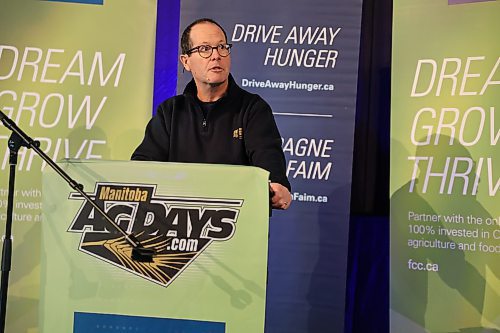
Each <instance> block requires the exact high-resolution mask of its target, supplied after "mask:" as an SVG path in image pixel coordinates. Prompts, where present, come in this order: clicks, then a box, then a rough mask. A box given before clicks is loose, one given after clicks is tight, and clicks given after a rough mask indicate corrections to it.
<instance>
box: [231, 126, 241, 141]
mask: <svg viewBox="0 0 500 333" xmlns="http://www.w3.org/2000/svg"><path fill="white" fill-rule="evenodd" d="M233 138H235V139H240V140H242V139H243V128H241V127H239V128H237V129H235V130H234V131H233Z"/></svg>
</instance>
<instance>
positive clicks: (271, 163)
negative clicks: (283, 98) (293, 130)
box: [243, 97, 291, 190]
mask: <svg viewBox="0 0 500 333" xmlns="http://www.w3.org/2000/svg"><path fill="white" fill-rule="evenodd" d="M243 138H244V140H245V147H246V151H247V156H248V157H249V160H250V164H251V165H253V166H257V167H261V168H263V169H265V170H267V171H269V172H270V173H271V175H270V180H271V182H273V183H280V184H281V185H283V186H285V187H286V188H288V190H291V186H290V182H289V181H288V178H287V176H286V161H285V155H284V153H283V150H282V148H281V135H280V133H279V130H278V127H277V126H276V122H275V120H274V116H273V113H272V111H271V107H270V106H269V104H267V103H266V102H265V101H264V100H263V99H262V98H260V97H256V101H255V102H254V103H252V105H251V106H250V109H249V110H248V112H247V114H246V117H245V119H244V131H243Z"/></svg>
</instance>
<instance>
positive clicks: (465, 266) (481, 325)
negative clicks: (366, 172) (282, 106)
mask: <svg viewBox="0 0 500 333" xmlns="http://www.w3.org/2000/svg"><path fill="white" fill-rule="evenodd" d="M499 31H500V2H499V1H477V0H476V1H472V0H471V1H464V0H455V1H453V0H449V1H447V0H420V1H410V0H397V1H395V2H394V30H393V65H392V73H393V74H392V126H391V332H393V333H401V332H405V333H411V332H442V333H448V332H449V333H451V332H469V333H476V332H477V333H479V332H500V205H499V203H500V200H499V195H498V193H499V188H500V179H499V175H500V169H499V163H500V150H499V149H498V147H497V144H498V140H499V139H500V131H499V123H500V117H499V115H498V110H499V109H500V98H499V96H500V43H498V33H499Z"/></svg>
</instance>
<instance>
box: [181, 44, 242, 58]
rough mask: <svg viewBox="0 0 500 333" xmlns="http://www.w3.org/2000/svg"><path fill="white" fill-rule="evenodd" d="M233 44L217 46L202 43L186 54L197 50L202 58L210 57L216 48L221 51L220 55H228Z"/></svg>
mask: <svg viewBox="0 0 500 333" xmlns="http://www.w3.org/2000/svg"><path fill="white" fill-rule="evenodd" d="M232 46H233V44H219V45H217V46H210V45H200V46H196V47H193V48H192V49H190V50H188V51H187V52H186V54H188V55H189V54H191V53H194V52H196V51H198V54H199V55H200V57H202V58H210V57H211V56H212V53H213V52H214V50H217V52H219V55H220V56H221V57H227V56H228V55H229V54H230V53H231V47H232Z"/></svg>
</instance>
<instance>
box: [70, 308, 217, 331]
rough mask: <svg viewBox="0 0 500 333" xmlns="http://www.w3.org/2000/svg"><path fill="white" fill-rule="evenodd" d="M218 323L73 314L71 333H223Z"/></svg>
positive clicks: (98, 314)
mask: <svg viewBox="0 0 500 333" xmlns="http://www.w3.org/2000/svg"><path fill="white" fill-rule="evenodd" d="M225 331H226V330H225V324H224V323H218V322H208V321H197V320H183V319H170V318H150V317H138V316H124V315H117V314H101V313H82V312H75V314H74V323H73V333H108V332H109V333H111V332H112V333H200V332H203V333H225Z"/></svg>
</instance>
